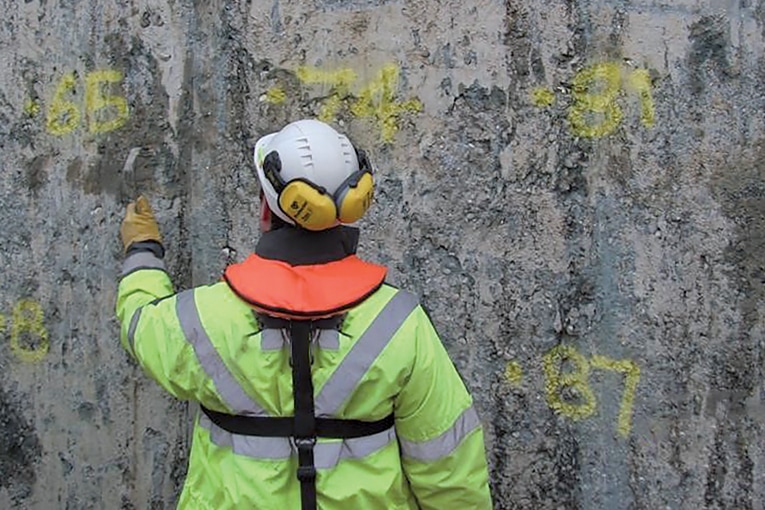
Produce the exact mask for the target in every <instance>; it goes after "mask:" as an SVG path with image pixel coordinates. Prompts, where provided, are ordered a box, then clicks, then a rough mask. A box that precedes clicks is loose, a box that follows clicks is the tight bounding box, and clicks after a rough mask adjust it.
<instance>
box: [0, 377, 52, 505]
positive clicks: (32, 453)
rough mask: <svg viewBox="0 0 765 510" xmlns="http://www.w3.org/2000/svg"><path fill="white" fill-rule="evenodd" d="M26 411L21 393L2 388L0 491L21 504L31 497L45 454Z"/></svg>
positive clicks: (0, 400) (0, 405) (0, 406)
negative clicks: (38, 466)
mask: <svg viewBox="0 0 765 510" xmlns="http://www.w3.org/2000/svg"><path fill="white" fill-rule="evenodd" d="M24 408H25V406H24V404H23V397H22V395H21V394H19V393H17V392H14V391H12V390H11V389H7V388H4V387H3V386H0V452H2V455H0V489H2V490H7V491H8V494H9V495H10V498H11V500H12V501H13V502H14V503H17V504H19V505H20V504H21V502H22V501H23V500H25V499H27V498H28V497H29V496H30V495H31V494H32V489H33V487H34V485H35V482H36V481H37V474H36V468H37V464H38V463H39V462H40V457H41V455H42V448H41V446H40V440H39V438H38V437H37V431H36V430H35V427H34V425H33V424H32V423H31V422H30V421H29V420H28V419H27V418H26V417H25V416H24ZM19 508H21V506H19Z"/></svg>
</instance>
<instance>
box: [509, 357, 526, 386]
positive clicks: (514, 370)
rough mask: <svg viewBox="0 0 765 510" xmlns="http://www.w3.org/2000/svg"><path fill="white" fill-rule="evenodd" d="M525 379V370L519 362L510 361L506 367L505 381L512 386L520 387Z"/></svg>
mask: <svg viewBox="0 0 765 510" xmlns="http://www.w3.org/2000/svg"><path fill="white" fill-rule="evenodd" d="M522 379H523V368H521V365H520V364H519V363H518V362H517V361H508V362H507V365H505V380H506V381H507V382H508V383H510V385H511V386H518V385H519V384H520V383H521V380H522Z"/></svg>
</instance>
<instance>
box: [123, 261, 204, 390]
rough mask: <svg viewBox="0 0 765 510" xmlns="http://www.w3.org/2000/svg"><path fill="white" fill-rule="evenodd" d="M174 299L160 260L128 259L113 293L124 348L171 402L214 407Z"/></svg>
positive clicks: (168, 279)
mask: <svg viewBox="0 0 765 510" xmlns="http://www.w3.org/2000/svg"><path fill="white" fill-rule="evenodd" d="M178 296H179V295H178V294H175V293H174V290H173V284H172V282H171V280H170V277H169V275H168V274H167V272H166V271H165V266H164V263H163V261H162V259H161V258H159V257H157V256H156V255H155V254H153V253H152V252H150V251H137V252H133V253H130V254H129V255H128V256H127V257H126V258H125V262H124V264H123V270H122V279H121V280H120V283H119V287H118V290H117V306H116V312H117V318H118V319H119V321H120V340H121V342H122V346H123V347H124V348H125V350H126V351H127V352H128V353H129V354H130V355H131V356H132V357H133V358H134V359H135V360H136V361H137V362H138V364H139V365H140V366H141V368H142V369H143V370H144V372H146V374H147V375H148V376H149V377H151V378H152V379H154V380H155V381H156V382H157V383H159V384H160V386H162V387H163V388H164V389H165V390H167V391H168V392H169V393H170V394H171V395H173V396H174V397H176V398H179V399H182V400H200V399H202V398H208V399H209V400H212V401H215V400H217V399H216V398H215V389H214V388H213V387H211V383H210V381H209V378H208V377H206V376H205V373H204V371H203V370H202V367H201V365H200V363H199V361H198V360H197V356H196V353H195V352H194V349H193V346H192V345H191V344H190V343H189V342H188V341H187V339H186V337H185V335H184V332H183V328H182V326H181V323H180V320H179V317H178V313H177V303H178Z"/></svg>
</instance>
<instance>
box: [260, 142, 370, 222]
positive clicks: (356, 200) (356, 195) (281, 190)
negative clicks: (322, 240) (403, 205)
mask: <svg viewBox="0 0 765 510" xmlns="http://www.w3.org/2000/svg"><path fill="white" fill-rule="evenodd" d="M356 157H357V159H358V161H359V170H358V171H356V172H354V173H353V174H351V175H350V176H349V177H348V178H347V179H346V180H345V181H343V183H342V184H341V185H340V187H339V188H338V189H337V191H335V193H334V195H330V194H329V193H328V192H327V190H326V189H325V188H323V187H322V186H318V185H316V184H314V183H313V182H311V181H309V180H308V179H303V178H298V179H293V180H291V181H289V182H284V179H282V177H281V170H282V163H281V159H280V158H279V153H278V152H276V151H271V152H269V153H268V154H266V157H265V158H264V159H263V174H264V175H265V177H266V179H268V182H270V183H271V185H272V186H273V187H274V190H275V191H276V193H277V194H278V195H279V198H278V202H279V208H280V209H281V210H282V212H283V213H284V214H286V215H287V216H289V217H290V218H292V219H293V220H294V221H295V223H296V224H297V225H299V226H301V227H303V228H305V229H306V230H325V229H328V228H330V227H331V226H332V225H334V223H335V221H336V220H339V221H340V222H341V223H353V222H355V221H358V220H359V219H361V217H362V216H364V213H365V212H366V211H367V209H369V206H371V205H372V197H373V195H374V178H373V177H372V165H371V164H370V162H369V158H367V155H366V153H364V151H362V150H356Z"/></svg>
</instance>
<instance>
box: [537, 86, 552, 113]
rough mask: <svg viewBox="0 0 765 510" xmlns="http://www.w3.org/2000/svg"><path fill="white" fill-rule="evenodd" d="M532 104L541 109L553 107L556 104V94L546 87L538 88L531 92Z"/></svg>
mask: <svg viewBox="0 0 765 510" xmlns="http://www.w3.org/2000/svg"><path fill="white" fill-rule="evenodd" d="M531 102H532V103H533V104H534V106H537V107H539V108H545V107H548V106H552V105H554V104H555V93H554V92H553V91H552V90H550V89H548V88H546V87H539V88H536V89H534V90H532V91H531Z"/></svg>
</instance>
